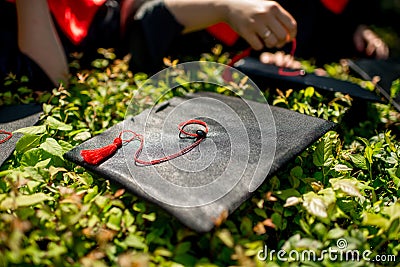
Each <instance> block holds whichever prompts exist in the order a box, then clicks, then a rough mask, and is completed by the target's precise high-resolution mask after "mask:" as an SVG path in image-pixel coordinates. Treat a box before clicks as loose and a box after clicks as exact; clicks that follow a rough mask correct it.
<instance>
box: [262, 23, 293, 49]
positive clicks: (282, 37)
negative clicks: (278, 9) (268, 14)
mask: <svg viewBox="0 0 400 267" xmlns="http://www.w3.org/2000/svg"><path fill="white" fill-rule="evenodd" d="M266 23H267V24H266V25H268V27H269V28H270V29H271V31H272V32H273V34H274V36H275V38H276V40H277V44H276V46H277V47H279V48H280V47H282V46H283V45H285V43H286V36H287V35H288V32H287V30H286V28H285V27H284V26H283V25H282V24H281V23H280V22H279V21H278V20H276V19H275V18H271V19H269V20H267V22H266Z"/></svg>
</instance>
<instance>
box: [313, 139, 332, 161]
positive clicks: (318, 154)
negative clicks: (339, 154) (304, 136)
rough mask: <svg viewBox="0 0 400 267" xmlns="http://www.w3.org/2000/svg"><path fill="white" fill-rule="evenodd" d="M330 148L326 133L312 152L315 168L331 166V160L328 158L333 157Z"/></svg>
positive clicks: (330, 141) (330, 143)
mask: <svg viewBox="0 0 400 267" xmlns="http://www.w3.org/2000/svg"><path fill="white" fill-rule="evenodd" d="M332 148H333V143H332V140H331V138H330V136H329V133H328V134H326V135H325V136H324V137H323V138H322V139H321V141H320V142H319V143H318V145H317V148H316V149H315V151H314V154H313V163H314V165H315V166H317V167H322V166H326V167H327V166H330V165H331V164H332V160H331V159H330V158H332V157H333V155H332Z"/></svg>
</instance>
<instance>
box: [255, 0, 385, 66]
mask: <svg viewBox="0 0 400 267" xmlns="http://www.w3.org/2000/svg"><path fill="white" fill-rule="evenodd" d="M279 3H280V4H281V5H282V6H283V7H284V8H285V9H286V10H287V11H288V12H290V14H292V15H293V17H294V18H295V20H296V21H297V24H298V34H297V49H296V57H299V58H303V59H314V60H315V63H316V64H317V65H322V64H325V63H332V62H338V61H339V60H340V59H342V58H354V57H369V58H376V59H387V58H388V57H389V48H388V46H387V44H386V43H385V42H384V41H383V40H382V39H381V38H380V37H379V36H378V35H377V34H376V33H375V32H374V31H373V30H371V29H370V28H369V27H368V26H367V25H372V24H373V23H376V22H379V20H380V18H379V12H377V10H379V1H376V0H364V1H363V0H305V1H295V0H280V1H279ZM260 60H261V61H262V62H263V63H270V64H277V65H280V66H286V67H294V68H298V67H299V65H300V63H299V62H298V61H296V60H294V59H293V58H292V57H290V55H287V54H285V53H283V52H280V51H279V52H277V53H271V52H265V53H263V54H261V56H260Z"/></svg>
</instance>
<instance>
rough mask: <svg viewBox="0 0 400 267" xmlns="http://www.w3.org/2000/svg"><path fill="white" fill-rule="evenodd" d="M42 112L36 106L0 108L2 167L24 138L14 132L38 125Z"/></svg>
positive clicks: (0, 163)
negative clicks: (21, 138)
mask: <svg viewBox="0 0 400 267" xmlns="http://www.w3.org/2000/svg"><path fill="white" fill-rule="evenodd" d="M41 112H42V108H41V107H40V106H39V105H36V104H27V105H13V106H1V107H0V152H1V153H0V166H1V165H2V164H3V163H4V161H5V160H6V159H7V158H8V157H9V156H10V155H11V153H12V152H13V151H14V148H15V145H16V143H17V141H18V140H19V138H20V137H21V136H22V134H19V133H16V134H12V132H13V131H15V130H18V129H20V128H24V127H28V126H32V125H34V124H36V123H37V122H38V120H39V115H40V113H41Z"/></svg>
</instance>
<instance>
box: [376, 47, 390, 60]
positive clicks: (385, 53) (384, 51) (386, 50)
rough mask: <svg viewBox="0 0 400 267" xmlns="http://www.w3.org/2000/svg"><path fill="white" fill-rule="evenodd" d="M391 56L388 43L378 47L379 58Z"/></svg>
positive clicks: (377, 56)
mask: <svg viewBox="0 0 400 267" xmlns="http://www.w3.org/2000/svg"><path fill="white" fill-rule="evenodd" d="M388 57H389V48H388V47H387V45H386V44H382V45H381V46H380V47H378V48H377V49H376V58H377V59H387V58H388Z"/></svg>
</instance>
